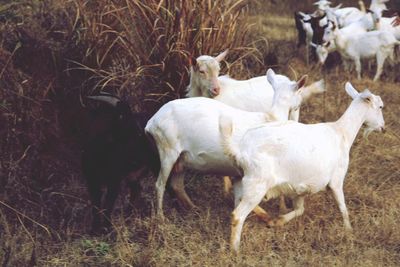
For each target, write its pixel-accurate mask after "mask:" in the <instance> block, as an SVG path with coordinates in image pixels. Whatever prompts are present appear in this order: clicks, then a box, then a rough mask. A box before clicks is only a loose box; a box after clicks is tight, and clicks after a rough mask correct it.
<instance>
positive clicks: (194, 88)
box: [186, 69, 202, 97]
mask: <svg viewBox="0 0 400 267" xmlns="http://www.w3.org/2000/svg"><path fill="white" fill-rule="evenodd" d="M195 76H196V74H195V73H194V70H193V69H191V70H190V83H189V85H188V86H187V87H186V92H187V93H186V96H187V97H195V96H202V94H201V88H200V84H199V82H198V81H197V80H196V78H195Z"/></svg>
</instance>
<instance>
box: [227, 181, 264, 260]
mask: <svg viewBox="0 0 400 267" xmlns="http://www.w3.org/2000/svg"><path fill="white" fill-rule="evenodd" d="M241 183H242V196H241V200H240V202H239V204H238V206H237V207H236V208H235V210H234V211H233V212H232V221H231V241H230V244H231V248H232V249H233V250H234V251H235V252H238V251H239V245H240V236H241V233H242V228H243V223H244V221H245V219H246V218H247V216H248V215H249V213H250V212H251V211H252V210H253V209H254V208H255V207H256V206H257V205H258V204H259V203H260V202H261V200H262V199H263V197H264V196H265V194H266V193H267V190H266V189H267V187H266V184H265V183H266V182H265V180H263V179H255V178H249V177H246V176H245V177H243V179H242V182H241Z"/></svg>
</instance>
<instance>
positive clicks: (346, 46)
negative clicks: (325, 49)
mask: <svg viewBox="0 0 400 267" xmlns="http://www.w3.org/2000/svg"><path fill="white" fill-rule="evenodd" d="M332 34H333V41H334V42H335V45H336V48H337V50H338V51H339V52H340V55H341V56H342V59H344V60H352V61H353V62H354V64H355V67H356V72H357V78H358V79H361V59H364V58H376V62H377V70H376V74H375V77H374V81H377V80H379V78H380V76H381V74H382V71H383V65H384V63H385V60H386V58H387V57H391V59H392V60H394V58H393V56H394V54H393V52H394V47H395V45H396V44H399V42H398V41H397V40H396V38H394V36H393V34H391V33H389V32H387V31H370V32H365V33H362V34H356V35H345V34H343V33H342V32H341V31H340V30H339V29H337V28H335V29H334V30H333V32H332Z"/></svg>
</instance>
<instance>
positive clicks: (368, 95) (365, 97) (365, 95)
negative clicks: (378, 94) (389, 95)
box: [360, 89, 372, 104]
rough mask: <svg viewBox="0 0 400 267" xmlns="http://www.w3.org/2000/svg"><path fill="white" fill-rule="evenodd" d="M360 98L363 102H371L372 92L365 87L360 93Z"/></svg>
mask: <svg viewBox="0 0 400 267" xmlns="http://www.w3.org/2000/svg"><path fill="white" fill-rule="evenodd" d="M360 96H361V98H362V100H364V101H365V102H367V103H369V104H372V93H371V91H369V90H368V89H365V90H364V91H363V92H362V93H360Z"/></svg>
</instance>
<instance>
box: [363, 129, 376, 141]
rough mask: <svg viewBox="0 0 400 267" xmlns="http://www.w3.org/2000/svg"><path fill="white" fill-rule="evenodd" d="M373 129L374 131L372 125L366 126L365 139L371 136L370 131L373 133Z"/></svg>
mask: <svg viewBox="0 0 400 267" xmlns="http://www.w3.org/2000/svg"><path fill="white" fill-rule="evenodd" d="M373 131H374V129H373V128H371V127H367V128H365V130H364V133H363V137H364V138H365V139H368V136H369V135H370V133H372V132H373Z"/></svg>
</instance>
